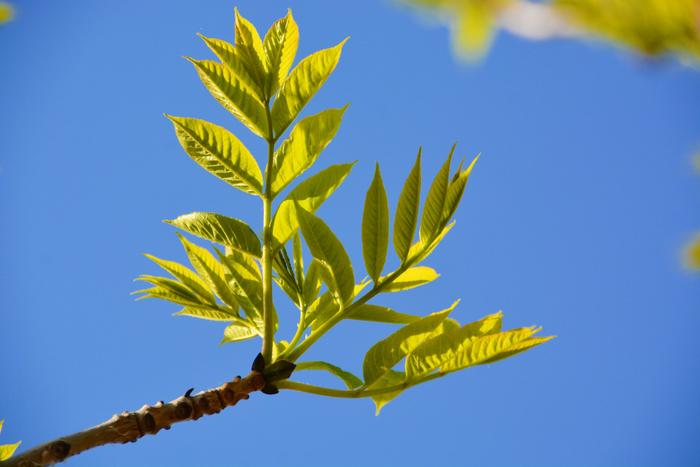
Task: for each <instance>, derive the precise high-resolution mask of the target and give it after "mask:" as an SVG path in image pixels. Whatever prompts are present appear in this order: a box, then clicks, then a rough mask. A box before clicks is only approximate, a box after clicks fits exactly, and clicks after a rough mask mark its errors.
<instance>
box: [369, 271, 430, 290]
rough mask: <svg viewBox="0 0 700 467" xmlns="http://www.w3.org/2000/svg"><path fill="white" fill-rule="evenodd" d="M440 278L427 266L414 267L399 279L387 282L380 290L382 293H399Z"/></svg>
mask: <svg viewBox="0 0 700 467" xmlns="http://www.w3.org/2000/svg"><path fill="white" fill-rule="evenodd" d="M438 277H440V274H438V273H437V271H435V269H433V268H429V267H428V266H415V267H412V268H408V269H407V270H406V271H404V272H403V273H402V274H401V275H400V276H399V277H397V278H396V279H394V280H393V281H392V282H389V283H388V284H387V285H385V286H384V287H383V288H382V291H383V292H400V291H402V290H409V289H414V288H416V287H420V286H421V285H424V284H427V283H429V282H432V281H434V280H435V279H437V278H438Z"/></svg>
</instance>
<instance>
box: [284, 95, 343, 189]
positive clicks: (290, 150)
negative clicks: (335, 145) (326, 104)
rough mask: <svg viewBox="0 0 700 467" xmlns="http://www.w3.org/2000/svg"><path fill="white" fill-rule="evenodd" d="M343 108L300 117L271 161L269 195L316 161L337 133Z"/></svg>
mask: <svg viewBox="0 0 700 467" xmlns="http://www.w3.org/2000/svg"><path fill="white" fill-rule="evenodd" d="M345 109H347V106H345V107H343V108H340V109H328V110H324V111H323V112H320V113H318V114H316V115H312V116H310V117H306V118H304V119H303V120H301V121H300V122H299V123H298V124H297V125H296V126H295V127H294V128H293V129H292V131H291V133H290V134H289V137H288V138H287V139H286V140H285V141H284V142H283V143H282V145H280V147H279V149H278V150H277V151H276V152H275V157H274V159H273V163H272V166H273V169H272V173H273V179H272V195H273V196H276V195H277V194H278V193H279V192H281V191H282V190H284V188H285V187H286V186H287V185H288V184H289V183H290V182H291V181H292V180H294V179H295V178H296V177H298V176H299V175H301V174H302V173H304V171H306V170H307V169H308V168H309V167H311V166H312V165H313V163H314V162H316V159H318V156H319V155H320V154H321V151H323V149H325V147H326V146H328V144H329V143H330V142H331V140H332V139H333V137H334V136H335V134H336V133H337V131H338V128H339V127H340V122H341V120H342V118H343V114H344V113H345Z"/></svg>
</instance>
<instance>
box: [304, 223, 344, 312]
mask: <svg viewBox="0 0 700 467" xmlns="http://www.w3.org/2000/svg"><path fill="white" fill-rule="evenodd" d="M297 215H298V220H299V226H300V227H301V231H302V234H303V235H304V239H305V240H306V244H307V245H308V246H309V250H310V251H311V254H312V255H313V257H314V258H315V259H317V260H318V261H319V262H320V263H321V264H322V265H325V266H327V267H328V269H329V270H330V272H331V273H332V274H333V279H334V282H335V285H336V286H337V293H338V295H339V297H340V299H341V300H342V302H343V303H347V302H348V301H349V300H350V299H352V297H353V291H354V289H355V276H354V274H353V271H352V263H351V262H350V257H348V254H347V253H346V252H345V248H344V247H343V244H342V243H340V240H338V237H336V236H335V234H334V233H333V232H332V231H331V229H330V228H329V227H328V226H327V225H326V223H325V222H323V221H322V220H321V219H320V218H318V217H316V216H315V215H313V214H311V213H310V212H308V211H306V210H304V209H297Z"/></svg>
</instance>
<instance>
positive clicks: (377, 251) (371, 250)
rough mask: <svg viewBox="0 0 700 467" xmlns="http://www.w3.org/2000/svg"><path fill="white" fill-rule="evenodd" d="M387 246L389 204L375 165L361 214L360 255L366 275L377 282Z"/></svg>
mask: <svg viewBox="0 0 700 467" xmlns="http://www.w3.org/2000/svg"><path fill="white" fill-rule="evenodd" d="M388 246H389V202H388V201H387V197H386V190H385V189H384V183H383V182H382V175H381V172H380V171H379V164H377V166H376V169H375V172H374V179H373V180H372V184H371V185H370V187H369V190H367V195H366V196H365V207H364V211H363V214H362V255H363V257H364V260H365V267H366V268H367V273H368V274H369V276H370V277H371V278H372V280H373V281H374V282H377V280H378V279H379V276H381V274H382V270H383V269H384V263H385V262H386V253H387V249H388Z"/></svg>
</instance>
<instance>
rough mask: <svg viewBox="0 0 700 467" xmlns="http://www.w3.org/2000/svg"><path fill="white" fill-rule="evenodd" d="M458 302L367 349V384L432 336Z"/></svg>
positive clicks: (386, 371) (407, 326)
mask: <svg viewBox="0 0 700 467" xmlns="http://www.w3.org/2000/svg"><path fill="white" fill-rule="evenodd" d="M457 303H459V302H455V303H453V304H452V306H451V307H449V308H447V309H446V310H443V311H439V312H437V313H433V314H430V315H428V316H426V317H424V318H421V319H420V320H418V321H416V322H414V323H411V324H408V325H406V326H404V327H402V328H401V329H399V330H398V331H396V332H394V333H393V334H391V335H390V336H389V337H387V338H386V339H384V340H381V341H379V342H377V343H376V344H374V345H373V346H372V347H371V348H370V349H369V350H368V351H367V354H366V355H365V361H364V363H363V364H362V373H363V375H364V378H365V385H367V387H371V386H372V384H373V383H374V382H375V381H377V380H379V379H380V378H381V377H382V376H384V375H385V374H386V373H388V372H389V371H390V370H391V369H392V368H393V367H394V365H396V364H397V363H399V361H401V359H402V358H404V357H405V356H406V355H408V354H409V353H411V352H412V351H413V350H414V349H416V348H417V347H418V346H419V345H420V344H422V343H423V342H425V341H426V340H427V339H428V338H430V337H431V336H432V334H433V332H434V331H435V329H436V328H437V326H438V325H439V324H440V323H441V322H442V321H443V320H444V319H445V318H447V316H448V315H449V314H450V313H451V312H452V310H454V308H455V307H456V306H457Z"/></svg>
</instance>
